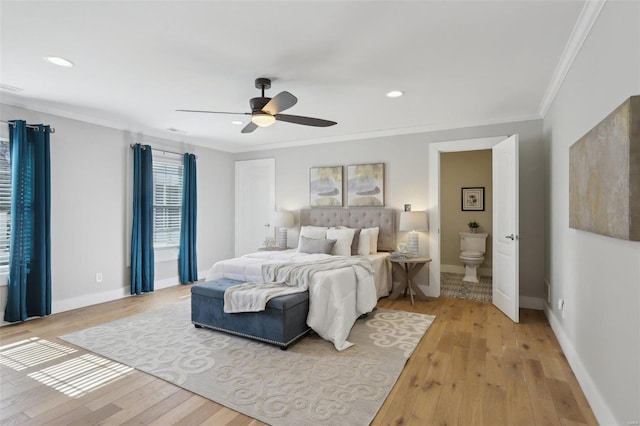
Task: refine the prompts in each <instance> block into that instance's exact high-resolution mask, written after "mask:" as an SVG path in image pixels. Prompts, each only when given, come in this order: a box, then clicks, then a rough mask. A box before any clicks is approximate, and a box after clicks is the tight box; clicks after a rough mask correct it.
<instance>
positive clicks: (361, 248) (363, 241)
mask: <svg viewBox="0 0 640 426" xmlns="http://www.w3.org/2000/svg"><path fill="white" fill-rule="evenodd" d="M370 253H371V235H369V234H368V233H366V232H364V233H363V232H360V241H358V253H357V254H359V255H361V256H366V255H368V254H370Z"/></svg>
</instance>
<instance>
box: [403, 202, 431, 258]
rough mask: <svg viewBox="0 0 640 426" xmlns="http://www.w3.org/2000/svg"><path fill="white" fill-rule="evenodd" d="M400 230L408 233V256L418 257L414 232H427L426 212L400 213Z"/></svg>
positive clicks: (416, 234) (416, 239) (416, 237)
mask: <svg viewBox="0 0 640 426" xmlns="http://www.w3.org/2000/svg"><path fill="white" fill-rule="evenodd" d="M400 230H401V231H410V232H409V239H408V241H407V245H408V249H409V256H411V257H418V254H419V236H418V233H417V232H416V231H428V230H429V226H428V225H427V212H401V213H400Z"/></svg>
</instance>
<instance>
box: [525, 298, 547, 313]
mask: <svg viewBox="0 0 640 426" xmlns="http://www.w3.org/2000/svg"><path fill="white" fill-rule="evenodd" d="M520 307H521V308H525V309H535V310H537V311H543V310H544V299H543V298H541V297H530V296H520Z"/></svg>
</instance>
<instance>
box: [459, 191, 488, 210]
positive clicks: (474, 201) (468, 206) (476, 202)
mask: <svg viewBox="0 0 640 426" xmlns="http://www.w3.org/2000/svg"><path fill="white" fill-rule="evenodd" d="M462 211H463V212H465V211H474V212H483V211H484V186H475V187H468V188H462Z"/></svg>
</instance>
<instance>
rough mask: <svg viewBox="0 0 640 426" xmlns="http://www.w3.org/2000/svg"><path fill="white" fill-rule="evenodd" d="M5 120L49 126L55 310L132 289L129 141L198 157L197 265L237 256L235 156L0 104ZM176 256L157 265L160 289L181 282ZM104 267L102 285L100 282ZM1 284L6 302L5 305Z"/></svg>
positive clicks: (202, 266) (0, 302)
mask: <svg viewBox="0 0 640 426" xmlns="http://www.w3.org/2000/svg"><path fill="white" fill-rule="evenodd" d="M0 106H1V109H0V118H1V119H2V120H5V121H6V120H10V119H23V120H26V121H27V122H29V123H44V124H50V125H51V126H52V127H54V128H55V129H56V133H55V134H53V135H52V136H51V250H52V254H51V274H52V310H53V312H54V313H55V312H60V311H63V310H68V309H74V308H77V307H81V306H88V305H91V304H94V303H100V302H103V301H106V300H112V299H116V298H119V297H123V296H125V295H128V294H129V267H128V265H129V255H128V253H129V248H128V247H129V244H130V239H131V235H130V220H131V219H130V217H131V213H130V210H131V201H130V197H131V189H130V186H131V180H130V174H131V171H130V168H131V164H132V160H131V157H132V154H131V148H130V147H129V144H131V143H134V142H143V143H147V144H150V145H151V146H152V147H159V148H164V149H171V150H173V151H179V152H185V151H188V152H193V153H195V154H197V155H198V162H197V173H198V241H197V245H198V269H199V270H200V271H206V270H208V268H209V267H210V266H211V265H212V264H213V263H214V261H216V260H219V259H223V258H228V257H231V256H232V255H233V225H232V224H233V179H234V177H233V160H232V157H231V155H230V154H228V153H224V152H220V151H214V150H210V149H206V148H202V147H197V146H187V145H182V146H181V145H178V144H176V143H174V142H171V141H168V140H161V139H157V138H149V137H144V136H143V135H133V134H131V133H128V132H124V131H121V130H116V129H112V128H108V127H102V126H97V125H94V124H89V123H85V122H81V121H77V120H70V119H66V118H62V117H58V116H55V115H49V114H44V113H39V112H35V111H30V110H26V109H22V108H17V107H13V106H9V105H0ZM177 268H178V267H177V261H176V260H173V261H168V262H164V263H157V264H156V274H155V277H156V289H158V288H161V287H166V286H168V285H173V284H177V283H178V278H177V275H178V269H177ZM96 272H102V274H103V282H101V283H96V282H95V274H96ZM6 289H7V288H6V286H4V285H3V286H2V287H0V306H2V307H4V306H5V303H6Z"/></svg>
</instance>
